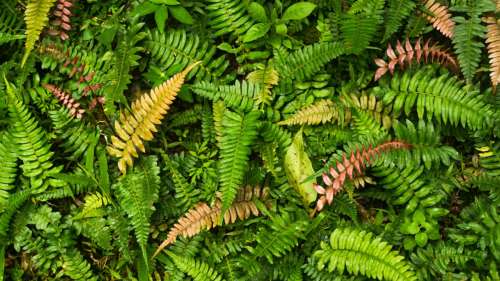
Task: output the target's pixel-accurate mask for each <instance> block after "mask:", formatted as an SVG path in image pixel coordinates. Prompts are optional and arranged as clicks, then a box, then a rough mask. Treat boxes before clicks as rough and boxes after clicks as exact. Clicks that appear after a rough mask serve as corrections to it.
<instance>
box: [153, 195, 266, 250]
mask: <svg viewBox="0 0 500 281" xmlns="http://www.w3.org/2000/svg"><path fill="white" fill-rule="evenodd" d="M268 196H269V190H268V189H267V188H261V187H251V186H247V187H245V188H242V189H241V190H240V191H239V192H238V194H237V197H236V200H235V201H234V203H233V204H232V205H231V207H230V208H229V209H228V210H227V211H226V212H225V213H224V215H223V216H221V214H222V202H221V201H220V200H219V199H218V200H217V201H216V202H215V204H214V205H213V206H212V207H209V206H208V205H207V204H206V203H203V202H201V203H198V204H196V206H195V207H193V208H191V209H190V210H189V211H188V212H187V213H186V214H185V215H184V216H183V217H181V218H180V219H179V220H178V221H177V223H176V224H175V225H174V226H173V227H172V229H171V230H170V231H169V233H168V234H167V239H166V240H165V241H163V242H162V243H161V245H160V246H159V247H158V249H157V250H156V252H155V253H154V255H153V257H154V256H156V255H157V254H158V253H160V252H161V251H162V250H163V249H164V248H165V247H167V246H168V245H170V244H172V243H174V242H175V240H176V239H177V237H178V236H182V237H192V236H195V235H196V234H198V233H200V232H201V231H202V230H210V229H212V228H214V227H216V226H219V225H222V224H223V223H224V224H231V223H234V222H236V221H237V220H238V219H240V220H245V219H247V218H249V217H250V216H251V215H254V216H258V215H259V214H260V211H259V209H257V206H256V205H255V202H254V200H256V199H257V200H260V201H262V202H265V203H269V201H268ZM266 201H268V202H266ZM266 205H268V204H266Z"/></svg>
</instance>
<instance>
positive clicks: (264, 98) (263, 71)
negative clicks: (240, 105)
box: [247, 65, 279, 107]
mask: <svg viewBox="0 0 500 281" xmlns="http://www.w3.org/2000/svg"><path fill="white" fill-rule="evenodd" d="M247 79H248V81H250V82H252V83H255V84H259V85H260V86H261V90H260V93H258V94H257V95H256V96H255V103H256V104H257V105H261V107H262V106H264V105H270V104H271V100H272V92H271V88H272V87H273V86H275V85H278V81H279V75H278V72H277V71H276V70H275V69H274V68H273V67H272V66H270V65H265V66H262V67H261V68H260V69H257V70H254V71H252V72H250V73H249V74H248V75H247Z"/></svg>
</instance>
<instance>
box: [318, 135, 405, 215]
mask: <svg viewBox="0 0 500 281" xmlns="http://www.w3.org/2000/svg"><path fill="white" fill-rule="evenodd" d="M410 147H411V146H410V145H409V144H407V143H404V142H401V141H390V142H386V143H383V144H380V145H378V146H376V147H374V148H372V147H371V146H370V147H368V148H362V149H356V150H355V151H352V152H351V154H350V155H349V156H347V154H346V153H344V154H343V155H342V161H337V162H336V163H335V164H334V165H332V166H330V167H329V168H328V173H326V172H324V173H323V174H322V178H323V183H324V184H325V186H326V187H323V186H321V185H319V184H315V185H314V189H315V190H316V192H318V194H320V197H319V198H318V201H317V202H316V208H315V209H314V212H313V214H315V213H316V212H319V211H321V210H322V209H323V207H324V206H325V204H328V205H331V204H332V202H333V197H334V196H335V195H336V194H337V193H338V192H339V191H340V190H341V189H342V187H343V186H344V184H345V182H346V180H347V179H349V180H353V179H355V178H357V180H359V179H360V177H356V176H359V175H363V170H364V169H365V167H366V165H367V164H369V163H370V162H371V161H372V160H374V159H376V158H377V157H378V156H380V154H381V153H382V152H386V151H389V150H395V149H408V148H410ZM363 184H364V182H363ZM358 185H361V184H360V183H358Z"/></svg>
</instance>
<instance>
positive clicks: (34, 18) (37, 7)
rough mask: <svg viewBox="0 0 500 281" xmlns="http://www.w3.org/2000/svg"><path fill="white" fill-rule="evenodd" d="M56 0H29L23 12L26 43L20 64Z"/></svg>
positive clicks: (25, 57) (29, 50) (40, 31)
mask: <svg viewBox="0 0 500 281" xmlns="http://www.w3.org/2000/svg"><path fill="white" fill-rule="evenodd" d="M55 1H56V0H29V1H28V5H27V6H26V11H25V12H24V20H25V22H26V45H25V50H24V56H23V59H22V61H21V65H24V63H26V60H27V59H28V57H29V55H30V53H31V51H32V50H33V48H34V47H35V42H36V41H37V40H38V37H39V36H40V34H41V33H42V29H43V28H44V27H45V26H46V25H47V23H48V21H49V17H48V14H49V10H50V8H52V5H53V4H54V2H55Z"/></svg>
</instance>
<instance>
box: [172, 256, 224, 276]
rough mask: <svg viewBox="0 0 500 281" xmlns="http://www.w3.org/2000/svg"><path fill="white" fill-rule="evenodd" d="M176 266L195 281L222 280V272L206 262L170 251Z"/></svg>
mask: <svg viewBox="0 0 500 281" xmlns="http://www.w3.org/2000/svg"><path fill="white" fill-rule="evenodd" d="M168 256H169V257H170V258H171V259H172V261H173V262H174V264H175V266H177V267H178V268H179V269H180V270H181V271H182V272H185V273H186V274H187V275H189V276H191V278H193V280H194V281H222V280H224V279H223V278H222V276H221V274H220V273H218V272H217V271H215V269H213V268H212V267H210V266H209V265H208V264H206V263H204V262H200V261H197V260H195V259H194V258H191V257H186V256H179V255H176V254H174V253H172V252H169V253H168Z"/></svg>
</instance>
